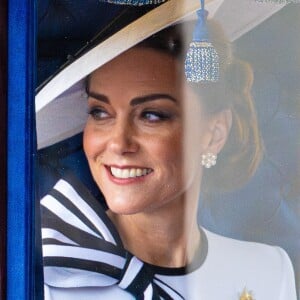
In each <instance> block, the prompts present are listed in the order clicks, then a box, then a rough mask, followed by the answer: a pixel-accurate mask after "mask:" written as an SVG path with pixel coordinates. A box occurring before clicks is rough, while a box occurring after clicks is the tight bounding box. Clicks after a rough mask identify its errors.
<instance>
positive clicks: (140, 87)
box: [84, 48, 209, 214]
mask: <svg viewBox="0 0 300 300" xmlns="http://www.w3.org/2000/svg"><path fill="white" fill-rule="evenodd" d="M178 65H179V63H178V62H177V61H176V60H175V59H173V58H171V57H170V56H168V55H166V54H163V53H160V52H157V51H154V50H151V49H143V48H133V49H131V50H129V51H127V52H126V53H124V54H122V55H120V56H119V57H117V58H116V59H114V60H113V61H111V62H109V63H107V64H106V65H105V66H103V67H101V68H99V69H98V70H96V71H95V72H94V73H92V75H91V76H90V80H89V87H88V91H89V93H88V94H89V97H88V110H89V118H88V121H87V123H86V127H85V130H84V150H85V154H86V156H87V159H88V163H89V166H90V169H91V172H92V175H93V177H94V180H95V181H96V183H97V185H98V186H99V188H100V189H101V191H102V192H103V194H104V196H105V199H106V201H107V204H108V206H109V208H110V209H111V210H112V211H113V212H115V213H118V214H134V213H140V212H153V211H155V210H158V209H164V208H165V209H170V208H171V207H176V204H179V203H182V201H184V199H185V194H186V192H187V190H188V189H189V188H190V187H191V185H192V184H193V182H195V181H196V180H197V184H200V181H199V180H200V177H199V176H200V175H199V174H200V173H201V167H200V154H201V153H202V152H203V150H204V149H203V148H205V144H207V143H208V142H207V141H208V137H207V134H206V133H207V132H208V131H209V130H208V128H207V126H206V125H207V122H205V117H202V116H201V115H202V113H201V107H200V105H199V103H198V101H196V100H195V99H196V97H195V96H194V94H193V93H192V92H191V91H190V90H189V89H188V88H186V87H185V84H183V81H182V74H181V71H180V68H178ZM184 99H185V100H184ZM186 107H189V108H188V109H186ZM195 119H197V120H200V121H195ZM185 120H186V121H185ZM191 120H192V121H191ZM195 126H196V128H197V130H193V128H192V127H195ZM186 130H189V132H195V134H192V136H190V135H189V137H188V136H187V135H185V134H184V132H185V131H186ZM189 145H193V147H190V146H189ZM184 147H185V148H184ZM186 149H191V151H189V152H187V151H185V150H186ZM185 153H188V154H189V155H185ZM186 156H188V157H189V159H185V157H186Z"/></svg>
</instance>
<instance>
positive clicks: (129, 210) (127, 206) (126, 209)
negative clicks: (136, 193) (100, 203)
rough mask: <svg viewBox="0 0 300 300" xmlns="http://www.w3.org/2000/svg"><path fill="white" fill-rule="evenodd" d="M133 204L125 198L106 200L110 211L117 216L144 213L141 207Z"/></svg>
mask: <svg viewBox="0 0 300 300" xmlns="http://www.w3.org/2000/svg"><path fill="white" fill-rule="evenodd" d="M131 199H132V198H131ZM131 202H132V201H130V200H126V199H125V198H124V197H121V199H115V198H114V199H110V200H106V203H107V206H108V208H109V209H110V211H111V212H113V213H114V214H117V215H133V214H137V213H140V212H142V211H143V208H142V207H141V205H134V204H133V203H131Z"/></svg>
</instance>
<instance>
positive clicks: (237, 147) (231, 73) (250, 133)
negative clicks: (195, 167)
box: [139, 21, 263, 191]
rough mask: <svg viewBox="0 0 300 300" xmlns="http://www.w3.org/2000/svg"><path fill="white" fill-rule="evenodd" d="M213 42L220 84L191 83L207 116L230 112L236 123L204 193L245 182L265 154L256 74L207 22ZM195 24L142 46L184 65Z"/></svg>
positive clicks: (164, 33)
mask: <svg viewBox="0 0 300 300" xmlns="http://www.w3.org/2000/svg"><path fill="white" fill-rule="evenodd" d="M208 25H209V26H208V29H209V33H210V39H211V41H212V43H213V45H214V47H215V48H216V50H217V52H218V55H219V57H220V69H221V70H220V73H221V74H220V80H219V82H218V83H208V82H205V83H194V84H190V85H191V86H192V88H193V90H194V91H195V93H196V94H197V95H198V96H199V100H200V101H201V104H202V106H203V107H205V109H206V112H207V113H208V114H213V113H216V112H220V111H222V110H226V109H230V110H231V112H232V117H233V122H232V128H231V132H230V135H229V137H228V141H227V143H226V145H225V147H224V148H223V149H222V151H221V152H220V153H219V158H218V163H217V165H216V166H215V167H214V168H212V169H210V170H209V171H208V172H206V173H207V174H205V176H204V178H203V181H204V182H203V184H202V190H210V189H212V188H213V190H215V191H218V190H221V191H222V190H228V189H232V188H237V187H239V186H240V185H242V184H243V183H245V182H246V181H247V180H248V179H249V177H251V175H252V174H253V173H254V172H255V170H256V168H257V166H258V164H259V162H260V159H261V155H262V148H263V147H262V141H261V137H260V134H259V130H258V124H257V119H256V112H255V108H254V103H253V100H252V97H251V87H252V82H253V73H252V69H251V67H250V66H249V65H248V64H247V63H246V62H244V61H241V60H239V59H237V58H235V57H234V56H233V53H232V49H231V45H230V43H229V41H228V40H227V39H226V37H225V34H224V32H223V30H222V28H221V27H220V25H219V24H217V23H216V22H214V21H209V22H208ZM193 29H194V23H192V22H190V23H184V24H179V25H175V26H172V27H169V28H167V29H165V30H163V31H161V32H159V33H157V34H155V35H153V36H152V37H150V38H148V39H147V40H145V41H144V42H142V43H141V44H140V45H139V46H140V47H150V48H153V49H156V50H158V51H162V52H165V53H168V54H169V55H171V56H173V57H176V58H177V59H178V60H180V61H181V65H183V64H184V59H185V55H186V53H187V47H188V45H189V42H190V40H187V39H190V38H191V37H192V31H193Z"/></svg>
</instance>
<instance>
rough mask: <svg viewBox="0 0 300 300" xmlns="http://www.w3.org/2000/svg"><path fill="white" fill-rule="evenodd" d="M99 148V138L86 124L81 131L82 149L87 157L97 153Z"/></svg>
mask: <svg viewBox="0 0 300 300" xmlns="http://www.w3.org/2000/svg"><path fill="white" fill-rule="evenodd" d="M100 148H101V139H100V138H99V136H98V135H97V134H96V133H95V131H94V130H93V129H92V128H91V127H90V126H89V125H88V124H87V125H86V126H85V128H84V131H83V150H84V153H85V155H86V157H87V158H88V159H92V158H94V157H95V155H97V152H98V151H99V149H100Z"/></svg>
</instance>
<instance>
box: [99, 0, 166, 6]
mask: <svg viewBox="0 0 300 300" xmlns="http://www.w3.org/2000/svg"><path fill="white" fill-rule="evenodd" d="M99 1H100V2H106V3H112V4H119V5H132V6H142V5H155V4H161V3H163V2H166V1H167V0H99Z"/></svg>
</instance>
